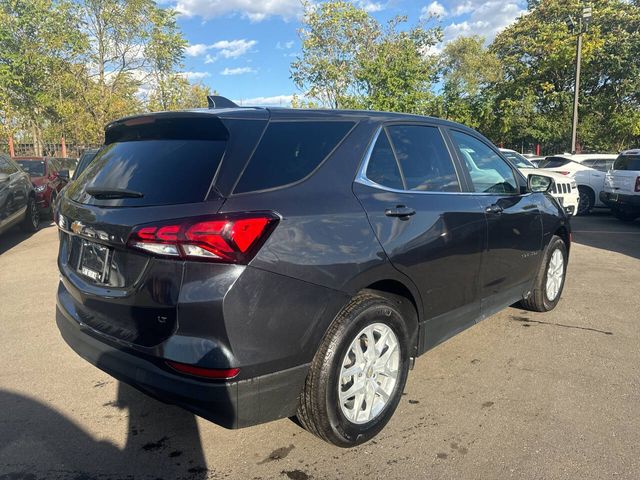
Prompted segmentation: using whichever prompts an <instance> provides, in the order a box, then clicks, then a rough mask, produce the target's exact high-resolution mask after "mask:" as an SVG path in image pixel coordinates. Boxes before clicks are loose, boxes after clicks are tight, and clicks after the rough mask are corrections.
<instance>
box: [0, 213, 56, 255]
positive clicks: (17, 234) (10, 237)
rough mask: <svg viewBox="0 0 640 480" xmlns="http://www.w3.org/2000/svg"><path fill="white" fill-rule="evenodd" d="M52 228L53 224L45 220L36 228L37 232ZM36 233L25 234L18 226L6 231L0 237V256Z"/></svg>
mask: <svg viewBox="0 0 640 480" xmlns="http://www.w3.org/2000/svg"><path fill="white" fill-rule="evenodd" d="M52 226H53V222H52V221H51V220H50V219H45V220H43V221H41V222H40V226H39V227H38V232H39V231H40V230H43V229H45V228H50V227H52ZM38 232H25V231H24V230H22V229H21V228H20V227H19V226H15V227H12V228H11V229H9V230H7V231H6V232H4V233H3V234H1V235H0V255H2V254H3V253H4V252H6V251H7V250H11V249H12V248H13V247H15V246H16V245H18V244H19V243H22V242H24V241H25V240H27V239H28V238H31V237H32V236H33V235H35V234H36V233H38Z"/></svg>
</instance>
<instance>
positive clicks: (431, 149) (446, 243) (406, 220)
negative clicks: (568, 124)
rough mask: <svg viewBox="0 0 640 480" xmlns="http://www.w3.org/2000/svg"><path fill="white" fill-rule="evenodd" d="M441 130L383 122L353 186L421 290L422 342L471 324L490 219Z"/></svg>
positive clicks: (394, 258) (389, 249) (391, 252)
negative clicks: (468, 191)
mask: <svg viewBox="0 0 640 480" xmlns="http://www.w3.org/2000/svg"><path fill="white" fill-rule="evenodd" d="M459 169H460V166H459V165H456V162H455V161H454V159H453V158H452V156H451V154H450V152H449V149H448V147H447V144H446V142H445V139H444V137H443V135H442V132H441V130H440V128H439V127H438V126H437V125H429V124H390V125H386V126H385V127H384V128H381V129H380V131H379V133H378V134H377V136H376V137H375V139H374V140H373V142H372V144H371V146H370V147H369V151H368V153H367V158H366V159H365V162H364V163H363V165H362V168H361V171H360V173H359V174H358V177H357V179H356V182H355V183H354V192H355V194H356V196H357V197H358V199H359V200H360V202H361V203H362V205H363V207H364V209H365V210H366V213H367V216H368V218H369V221H370V223H371V225H372V227H373V230H374V232H375V234H376V235H377V238H378V240H379V241H380V243H381V245H382V247H383V248H384V251H385V253H386V254H387V256H388V257H389V259H390V261H391V262H392V264H393V265H394V267H395V268H396V269H398V270H399V271H400V272H402V273H404V274H405V275H407V276H408V277H409V278H410V279H411V280H412V281H413V282H414V284H415V285H416V286H417V288H418V289H419V291H420V295H421V296H422V304H423V309H424V316H425V319H426V320H427V321H428V324H427V327H426V337H425V338H424V339H423V341H422V348H423V349H425V348H428V347H429V346H431V345H434V344H436V343H438V342H440V341H442V340H444V339H446V338H448V337H449V336H451V335H453V334H455V333H456V332H458V331H460V330H462V329H464V328H466V327H467V326H469V325H471V324H473V322H474V321H475V319H476V317H478V315H479V314H480V303H479V299H480V297H479V293H480V292H479V290H478V279H479V273H480V261H481V257H482V251H483V249H484V248H485V241H486V220H485V218H484V213H483V212H482V210H481V209H480V208H479V205H478V203H477V201H476V200H475V199H474V198H473V197H472V196H469V195H465V194H464V193H462V192H464V190H465V189H466V188H467V186H466V184H465V183H464V179H463V178H461V176H460V172H459Z"/></svg>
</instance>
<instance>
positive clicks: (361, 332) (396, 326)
mask: <svg viewBox="0 0 640 480" xmlns="http://www.w3.org/2000/svg"><path fill="white" fill-rule="evenodd" d="M392 297H393V296H391V295H389V296H386V295H385V296H382V295H379V294H378V293H377V292H376V293H371V292H362V293H360V294H358V295H357V296H355V297H354V298H353V299H352V300H351V302H350V303H349V304H348V305H347V306H346V307H345V308H344V309H343V310H342V311H341V312H340V314H338V316H337V317H336V319H335V320H334V321H333V323H332V324H331V326H330V327H329V330H328V332H327V333H326V335H325V338H324V340H323V341H322V344H321V345H320V348H319V350H318V352H317V353H316V355H315V357H314V359H313V362H312V363H311V367H310V369H309V374H308V375H307V379H306V382H305V386H304V389H303V391H302V394H301V396H300V404H299V407H298V412H297V417H298V420H299V421H300V423H301V424H302V425H303V426H304V427H305V428H306V429H307V430H308V431H310V432H311V433H313V434H315V435H317V436H318V437H320V438H322V439H323V440H325V441H327V442H329V443H332V444H334V445H337V446H339V447H353V446H356V445H359V444H361V443H364V442H366V441H368V440H370V439H371V438H373V437H374V436H375V435H377V434H378V433H379V432H380V431H381V430H382V428H383V427H384V426H385V425H386V424H387V422H388V421H389V419H390V418H391V416H392V415H393V413H394V412H395V410H396V407H397V406H398V402H399V401H400V397H401V396H402V391H403V390H404V386H405V383H406V381H407V374H408V371H409V337H410V336H409V332H408V330H407V326H406V323H405V321H404V319H403V317H402V314H401V313H400V309H399V308H398V304H397V302H394V301H393V298H392Z"/></svg>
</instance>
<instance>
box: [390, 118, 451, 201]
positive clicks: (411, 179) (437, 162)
mask: <svg viewBox="0 0 640 480" xmlns="http://www.w3.org/2000/svg"><path fill="white" fill-rule="evenodd" d="M388 131H389V136H390V138H391V142H392V144H393V148H394V150H395V153H396V155H397V157H398V162H399V163H400V168H402V174H403V176H404V181H405V183H406V189H407V190H418V191H428V192H459V191H460V184H459V183H458V176H457V175H456V171H455V168H454V166H453V162H452V161H451V157H450V156H449V151H448V150H447V146H446V144H445V143H444V140H443V138H442V135H441V134H440V131H439V130H438V129H437V128H435V127H421V126H417V125H398V126H392V127H389V129H388Z"/></svg>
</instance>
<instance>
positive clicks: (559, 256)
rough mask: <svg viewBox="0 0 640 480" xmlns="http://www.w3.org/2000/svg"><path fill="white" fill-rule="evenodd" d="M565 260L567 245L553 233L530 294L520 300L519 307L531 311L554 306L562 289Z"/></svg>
mask: <svg viewBox="0 0 640 480" xmlns="http://www.w3.org/2000/svg"><path fill="white" fill-rule="evenodd" d="M567 260H568V256H567V246H566V245H565V243H564V242H563V241H562V239H561V238H560V237H558V236H557V235H554V236H553V237H552V238H551V241H550V242H549V245H547V248H546V249H545V251H544V257H543V260H542V262H541V263H540V268H539V269H538V274H537V275H536V279H535V281H534V285H533V290H532V292H531V295H529V297H527V298H526V299H524V300H522V301H521V302H520V307H522V308H524V309H525V310H531V311H533V312H548V311H550V310H553V309H554V308H556V305H557V304H558V302H559V301H560V297H561V295H562V290H563V289H564V280H565V277H566V273H567ZM559 262H561V263H559Z"/></svg>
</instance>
